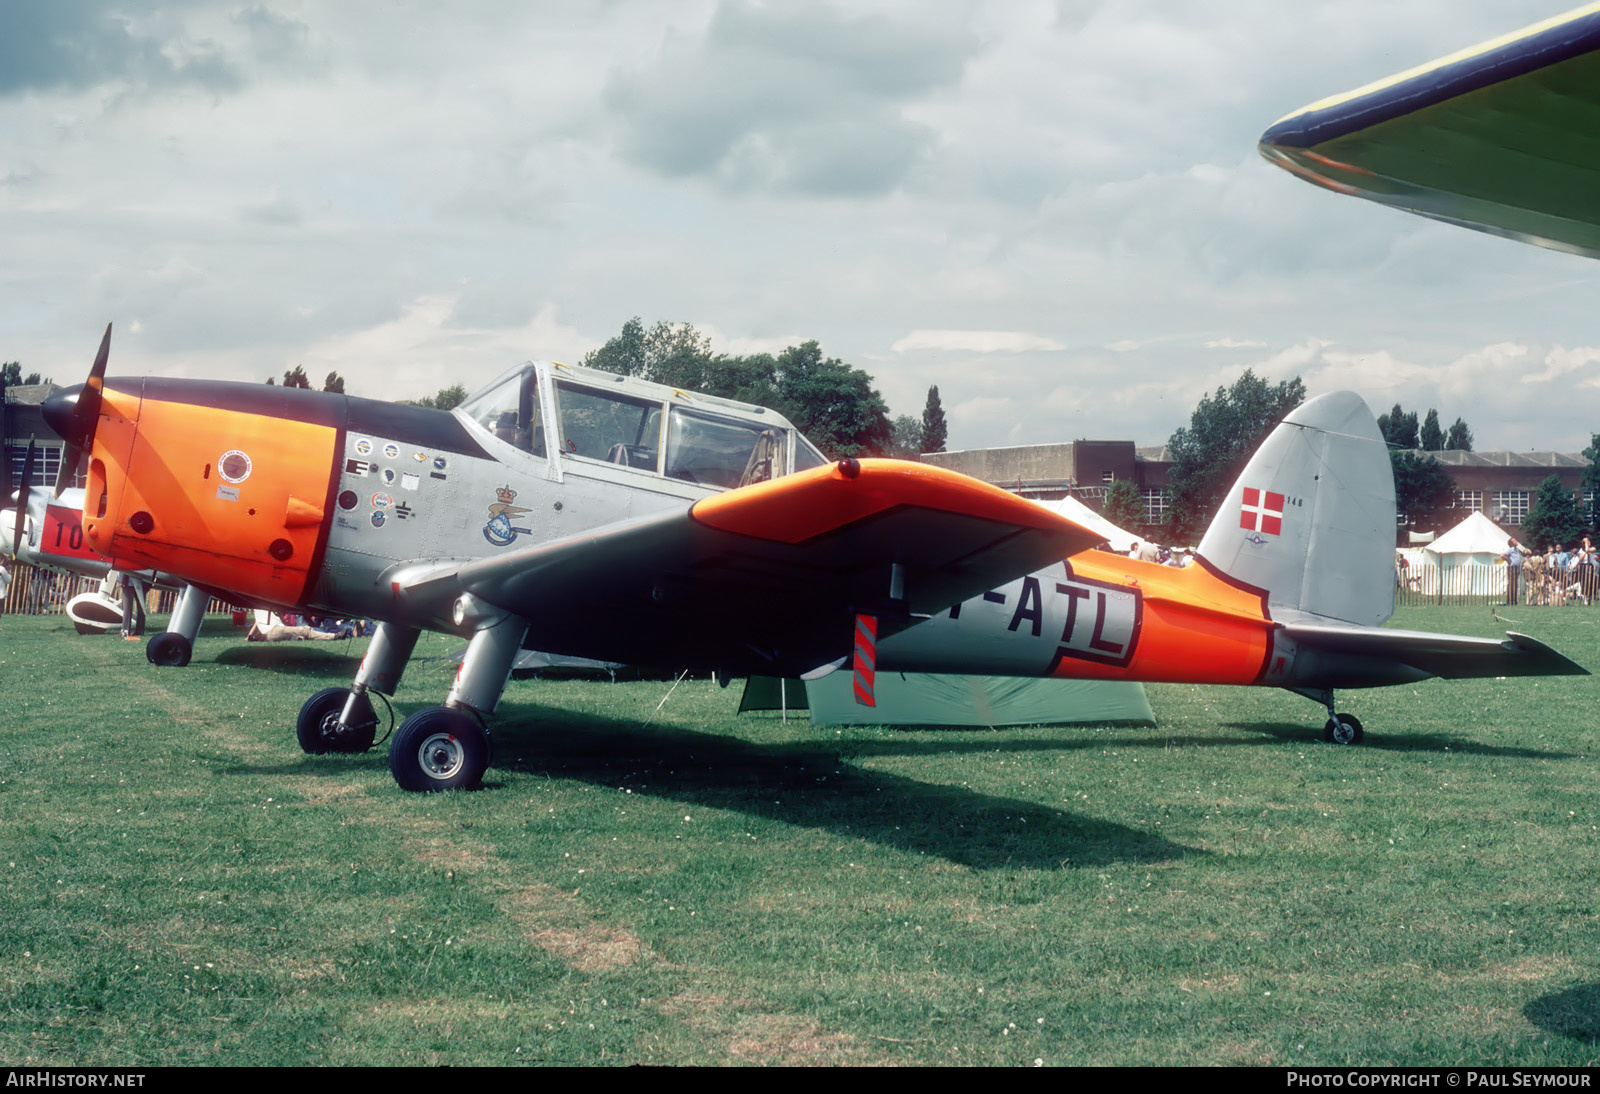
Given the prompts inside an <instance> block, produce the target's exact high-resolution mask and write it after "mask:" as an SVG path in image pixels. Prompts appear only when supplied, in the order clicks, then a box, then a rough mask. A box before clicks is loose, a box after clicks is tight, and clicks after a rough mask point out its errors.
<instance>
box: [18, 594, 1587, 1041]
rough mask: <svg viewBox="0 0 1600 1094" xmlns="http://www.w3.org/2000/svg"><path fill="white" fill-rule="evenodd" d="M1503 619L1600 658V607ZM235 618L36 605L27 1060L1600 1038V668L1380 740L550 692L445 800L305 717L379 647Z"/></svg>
mask: <svg viewBox="0 0 1600 1094" xmlns="http://www.w3.org/2000/svg"><path fill="white" fill-rule="evenodd" d="M1500 611H1501V613H1502V614H1509V615H1510V616H1511V617H1512V618H1513V619H1514V620H1516V621H1517V623H1518V624H1519V625H1518V627H1517V629H1520V630H1523V631H1525V632H1527V633H1530V634H1532V635H1535V636H1536V637H1539V638H1542V639H1544V640H1546V641H1549V642H1551V643H1552V644H1554V645H1555V646H1556V647H1557V648H1559V649H1561V650H1563V651H1564V652H1566V653H1568V654H1569V655H1572V656H1574V657H1575V658H1576V659H1577V660H1579V661H1581V662H1584V663H1585V664H1588V665H1590V666H1592V667H1596V666H1600V657H1596V656H1595V653H1594V647H1595V644H1596V638H1597V636H1600V612H1590V611H1587V610H1583V609H1577V608H1569V609H1559V608H1527V607H1524V608H1511V609H1507V608H1501V609H1500ZM1395 623H1396V624H1397V625H1401V626H1407V627H1413V628H1422V629H1433V630H1444V631H1451V632H1455V633H1463V634H1485V635H1489V634H1495V633H1497V631H1498V630H1502V629H1504V628H1503V627H1500V626H1499V625H1497V624H1496V623H1495V622H1494V621H1493V620H1492V619H1491V618H1490V615H1489V611H1488V609H1485V608H1472V609H1448V608H1446V609H1409V610H1406V611H1404V612H1403V613H1402V614H1400V615H1399V616H1397V618H1396V620H1395ZM208 626H209V627H211V629H212V630H213V631H214V632H215V636H203V637H202V639H201V641H200V643H199V646H198V649H197V651H196V657H195V662H194V664H192V665H191V666H190V667H188V668H186V669H156V668H153V667H151V666H149V665H148V664H146V662H145V658H144V651H143V647H142V646H140V645H137V644H135V643H131V642H130V643H124V642H121V641H119V640H117V639H116V638H115V637H114V636H113V637H103V638H102V637H93V638H89V637H79V636H76V635H74V634H72V633H71V630H70V626H68V625H67V624H65V623H64V622H63V621H62V620H61V619H60V618H59V617H23V616H7V617H4V618H3V619H0V686H3V688H4V694H5V695H6V704H5V713H4V714H3V715H0V719H3V720H0V736H3V741H4V755H5V758H6V763H5V765H4V768H3V770H0V871H3V873H0V896H3V905H0V907H3V912H4V914H3V915H0V1062H3V1063H6V1064H11V1065H22V1064H77V1065H89V1064H100V1065H111V1064H115V1065H136V1064H234V1065H239V1064H318V1063H328V1064H406V1063H427V1064H506V1063H516V1062H524V1061H525V1062H528V1063H567V1064H598V1063H619V1064H620V1063H817V1064H832V1063H862V1064H870V1063H956V1064H1018V1065H1033V1064H1035V1063H1039V1062H1042V1063H1044V1064H1046V1065H1055V1064H1088V1063H1118V1064H1212V1063H1219V1064H1275V1065H1289V1064H1361V1063H1367V1064H1379V1063H1382V1064H1424V1063H1428V1064H1464V1063H1476V1064H1490V1063H1493V1064H1511V1063H1518V1064H1592V1063H1594V1062H1595V1061H1596V1059H1597V1057H1600V898H1597V894H1596V877H1597V866H1600V805H1597V802H1596V789H1597V787H1600V718H1597V716H1596V701H1597V699H1600V683H1597V681H1596V680H1595V679H1593V678H1588V677H1582V678H1559V679H1557V678H1552V679H1543V680H1527V681H1515V680H1513V681H1492V680H1489V681H1467V682H1457V683H1443V682H1437V681H1433V682H1429V683H1427V684H1422V685H1415V686H1407V687H1401V688H1391V689H1386V690H1380V691H1372V692H1351V693H1346V694H1345V695H1344V696H1343V698H1342V700H1341V702H1340V704H1339V706H1340V709H1341V710H1349V711H1351V712H1352V713H1355V714H1356V715H1357V716H1358V717H1360V718H1361V719H1362V721H1363V722H1364V723H1365V724H1366V727H1367V743H1366V744H1365V745H1364V746H1361V747H1357V748H1348V747H1339V746H1334V745H1326V744H1324V743H1323V742H1322V740H1321V725H1322V721H1323V718H1324V715H1323V713H1322V711H1321V710H1320V708H1318V707H1317V706H1316V705H1315V704H1313V703H1310V702H1308V701H1306V700H1304V699H1299V698H1296V697H1293V696H1289V695H1286V694H1283V693H1279V692H1274V691H1269V690H1264V689H1227V688H1205V687H1201V688H1196V687H1188V686H1175V685H1165V686H1162V685H1152V686H1151V687H1150V689H1149V690H1150V700H1151V705H1152V707H1153V708H1154V709H1155V712H1156V716H1157V718H1158V720H1159V723H1160V724H1159V727H1158V728H1156V729H1150V728H1148V727H1145V728H1100V729H1096V728H1060V727H1057V728H1043V729H1005V730H993V731H956V730H939V731H922V730H919V731H905V730H893V729H881V728H867V729H844V730H838V729H834V728H816V729H814V728H812V727H811V726H810V725H809V724H808V723H806V722H804V721H796V720H793V719H791V720H790V721H789V723H788V724H787V725H785V724H783V723H782V722H781V721H780V720H779V718H778V716H777V715H776V714H772V715H745V716H743V717H740V716H737V715H735V714H734V713H733V711H734V709H735V708H736V706H737V700H738V687H737V685H736V686H735V687H734V688H730V689H728V690H727V691H723V690H720V689H718V688H717V687H716V686H715V685H714V684H712V683H709V682H704V681H686V682H685V683H683V684H682V685H681V686H680V687H678V689H677V691H676V692H675V693H674V694H673V695H672V697H671V699H670V700H669V701H668V702H667V703H666V705H665V706H664V707H663V708H662V710H661V712H660V714H658V715H656V716H655V719H654V721H653V722H651V724H649V725H648V726H645V725H644V723H645V722H646V721H647V719H649V718H650V717H651V714H652V711H653V710H654V709H655V707H656V706H657V704H658V703H659V702H660V701H661V698H662V696H663V695H664V694H665V693H666V691H667V688H668V686H669V685H668V684H667V683H661V682H636V683H619V684H609V683H590V682H575V681H561V682H556V681H540V680H528V681H516V682H514V683H513V684H512V685H511V687H510V688H509V689H508V691H507V694H506V700H505V702H504V703H503V704H502V707H501V711H500V714H499V715H498V717H497V718H496V719H495V722H494V725H495V732H496V744H495V747H496V762H495V765H494V766H493V767H491V769H490V771H489V777H488V780H487V783H486V787H485V789H484V790H483V791H481V792H479V793H471V794H447V795H411V794H404V793H402V792H400V791H399V790H397V789H396V788H395V786H394V784H393V782H392V781H391V779H390V776H389V772H388V767H387V762H386V758H385V752H384V751H383V750H382V749H378V750H374V751H373V752H371V753H368V754H366V755H362V756H336V757H309V756H306V755H304V754H302V753H301V752H300V751H299V749H298V748H297V747H296V745H295V743H294V733H293V720H294V715H295V712H296V711H297V710H298V708H299V705H300V703H301V702H302V700H303V699H304V698H305V697H306V696H307V695H308V694H309V693H310V692H312V691H313V690H315V689H317V688H320V687H325V686H328V685H330V684H339V683H344V682H347V681H348V679H349V677H350V675H351V673H352V672H353V670H354V667H355V658H357V657H358V656H359V654H360V652H361V650H362V649H363V647H364V645H365V643H364V642H357V643H354V644H348V645H347V644H343V643H341V644H338V645H335V644H333V643H328V644H320V643H319V644H316V645H313V644H310V643H305V644H294V645H281V646H274V647H270V648H268V647H262V646H255V645H252V646H246V645H244V644H243V643H242V642H239V641H238V640H237V637H235V636H233V635H231V634H229V635H224V634H223V633H222V632H223V631H224V630H226V629H227V628H225V627H223V626H221V625H217V624H208ZM456 644H457V643H454V642H452V641H450V640H447V639H444V638H441V637H438V636H425V637H424V639H423V642H422V643H421V645H420V646H419V648H418V658H419V660H418V661H416V662H414V663H413V664H412V666H411V668H410V669H409V670H408V672H407V675H406V678H405V681H404V686H403V688H402V690H401V692H400V694H399V695H398V696H397V699H396V702H397V706H398V707H399V709H400V711H401V712H402V713H405V712H408V711H410V710H413V709H416V708H417V707H420V706H424V705H428V704H431V703H435V702H438V701H439V700H440V698H441V697H442V695H443V693H444V691H445V688H446V687H447V685H448V681H449V676H450V672H451V671H452V666H448V665H447V664H444V663H441V662H437V661H423V660H421V659H422V658H430V657H436V656H438V655H440V654H442V653H443V652H444V651H445V650H447V649H449V648H451V647H452V646H453V645H456ZM329 646H333V647H334V648H332V649H330V648H328V647H329Z"/></svg>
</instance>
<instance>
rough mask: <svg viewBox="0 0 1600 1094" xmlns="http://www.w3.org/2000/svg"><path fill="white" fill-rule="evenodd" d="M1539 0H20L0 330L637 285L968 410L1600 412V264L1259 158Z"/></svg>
mask: <svg viewBox="0 0 1600 1094" xmlns="http://www.w3.org/2000/svg"><path fill="white" fill-rule="evenodd" d="M1557 10H1560V6H1559V5H1552V6H1550V7H1548V8H1545V7H1540V6H1538V5H1532V6H1530V5H1529V4H1526V3H1513V2H1509V0H1451V2H1449V3H1445V2H1443V0H1342V2H1340V3H1322V2H1320V0H1304V2H1301V0H1272V2H1267V0H1173V2H1156V0H1150V2H1139V0H1125V2H1121V0H1109V2H1099V0H1059V2H1057V3H1049V2H1037V3H1036V2H1028V0H995V2H985V0H950V2H928V0H914V2H905V3H899V2H884V3H875V2H863V0H850V2H849V3H847V4H846V3H840V4H837V5H833V4H827V3H822V2H808V3H760V2H755V0H641V2H635V0H611V2H604V0H594V2H579V0H570V2H560V0H557V2H551V3H543V4H528V3H523V2H518V0H455V2H453V3H450V4H438V3H422V2H407V0H339V2H337V3H334V2H331V0H328V2H318V3H301V2H294V0H267V2H264V3H256V4H232V5H230V4H226V3H217V2H215V0H205V2H194V3H183V2H168V3H154V2H147V0H128V2H114V0H4V2H3V3H0V134H3V138H0V360H11V359H16V360H20V361H21V362H22V363H23V367H24V370H25V371H33V370H38V371H41V372H44V373H45V374H47V375H50V376H52V377H53V378H54V379H56V380H57V381H60V382H68V383H72V382H77V380H78V379H79V378H81V376H82V374H83V373H84V372H85V371H86V370H87V368H88V365H89V361H90V358H91V357H92V355H93V351H94V348H95V345H96V343H97V341H98V338H99V333H100V329H101V327H102V326H103V325H104V324H105V322H106V321H107V320H114V321H115V323H116V331H117V333H116V335H115V336H114V341H113V348H112V358H111V360H112V369H111V371H112V372H113V373H114V374H117V373H120V374H141V373H149V374H159V375H171V376H208V377H219V378H231V379H241V380H253V381H260V380H262V379H264V378H265V377H267V376H268V375H273V374H279V373H281V372H282V371H283V370H284V369H285V368H289V367H292V366H294V365H296V364H304V365H305V367H306V369H307V371H308V372H310V373H311V374H312V376H313V377H314V378H315V379H316V380H319V381H320V379H321V377H322V376H323V375H325V374H326V372H327V371H328V370H329V369H336V370H338V371H339V372H340V373H342V374H343V375H345V376H346V377H347V378H348V382H349V388H348V390H349V391H350V392H351V393H352V394H357V395H367V396H373V397H377V398H409V397H414V396H417V395H422V394H427V393H431V392H433V391H435V390H437V389H439V388H440V387H443V386H446V385H447V384H450V383H455V382H461V383H464V384H466V386H467V387H469V388H473V387H476V386H478V385H479V384H481V383H483V382H485V381H486V380H487V379H489V378H490V377H491V376H492V375H494V374H495V373H497V372H499V371H500V370H501V369H503V368H505V367H507V366H509V365H511V364H513V363H515V362H517V361H521V360H525V359H528V358H532V357H548V358H555V359H558V360H567V361H576V360H577V359H579V358H581V357H582V355H583V354H584V353H585V352H586V351H588V350H590V349H592V348H594V347H596V346H598V345H599V344H600V343H601V342H603V341H604V340H605V339H606V338H608V337H610V336H611V335H613V334H615V333H616V332H617V330H618V329H619V328H620V327H621V325H622V323H623V322H624V321H625V320H626V319H628V318H629V317H630V316H634V315H638V316H641V317H642V318H643V319H644V320H645V322H646V323H653V322H654V321H656V320H658V319H666V320H671V321H674V322H679V321H686V322H690V323H693V324H694V325H695V326H696V327H698V328H699V329H700V330H702V331H703V332H706V333H708V334H710V335H711V336H712V338H713V339H714V342H715V344H716V346H717V347H718V348H720V349H723V350H727V351H732V352H746V351H752V350H759V349H778V348H781V347H783V346H785V345H788V344H791V343H793V342H796V341H800V340H803V339H808V338H815V339H817V340H818V341H819V342H821V343H822V346H823V349H824V350H825V352H827V353H828V354H830V355H833V356H837V357H840V358H843V359H844V360H846V361H848V362H849V363H851V364H853V365H856V366H857V367H860V368H863V369H866V370H867V371H868V372H870V373H872V374H873V376H874V377H875V378H876V381H877V384H878V387H879V389H880V390H881V391H882V392H883V394H884V396H885V397H886V398H887V399H888V401H889V405H890V407H891V409H892V410H893V412H894V413H897V414H900V413H910V414H917V413H920V411H921V408H922V404H923V398H924V395H925V393H926V391H927V388H928V385H929V384H938V385H939V388H940V391H941V393H942V395H943V399H944V404H945V407H946V410H947V412H948V414H949V418H950V426H951V429H950V443H951V447H953V448H969V447H979V446H987V445H1001V444H1034V443H1046V442H1053V441H1060V440H1069V439H1073V438H1081V437H1090V438H1124V439H1126V438H1131V439H1134V440H1136V441H1138V442H1140V443H1159V442H1161V441H1163V440H1165V439H1166V437H1167V436H1168V435H1169V434H1170V433H1171V432H1172V430H1173V429H1175V428H1176V427H1178V426H1180V425H1183V424H1185V423H1186V422H1187V420H1188V415H1189V413H1190V411H1191V410H1192V409H1193V407H1194V404H1195V402H1196V401H1197V399H1198V398H1199V396H1200V395H1201V394H1202V393H1203V392H1205V391H1207V390H1210V389H1212V388H1214V387H1216V386H1217V385H1218V384H1226V383H1229V382H1231V381H1232V380H1233V379H1234V378H1235V377H1236V376H1238V375H1239V374H1240V373H1241V372H1242V371H1243V370H1244V369H1245V368H1253V369H1255V370H1256V372H1257V373H1258V374H1265V375H1267V376H1268V377H1270V378H1272V379H1274V380H1277V379H1283V378H1286V377H1289V376H1294V375H1299V376H1302V377H1303V378H1304V379H1305V381H1306V383H1307V386H1308V388H1309V389H1310V390H1311V391H1312V392H1313V393H1315V392H1319V391H1326V390H1332V389H1336V388H1346V387H1347V388H1353V389H1354V390H1356V391H1358V392H1360V393H1361V394H1362V395H1363V396H1364V397H1365V398H1366V399H1367V401H1368V402H1369V403H1371V404H1372V405H1373V406H1374V408H1375V409H1376V410H1380V411H1381V410H1382V409H1385V408H1387V407H1388V406H1389V405H1391V404H1392V403H1394V402H1395V401H1397V400H1398V401H1400V402H1402V403H1404V404H1405V405H1406V406H1407V407H1408V408H1410V409H1418V410H1425V409H1426V408H1427V407H1429V406H1436V407H1438V409H1439V411H1440V414H1441V416H1442V417H1443V419H1444V421H1445V422H1446V423H1448V422H1449V421H1451V420H1452V419H1454V418H1455V417H1457V416H1458V415H1459V416H1462V417H1465V418H1466V419H1467V421H1468V422H1469V423H1470V424H1471V426H1472V427H1473V429H1474V430H1475V432H1476V433H1477V437H1478V445H1479V447H1480V448H1512V449H1520V450H1527V449H1533V448H1537V449H1548V448H1554V449H1558V450H1565V451H1576V450H1579V449H1581V448H1583V447H1584V446H1585V445H1586V444H1587V443H1588V440H1589V434H1590V433H1591V431H1600V331H1596V330H1595V329H1593V326H1592V317H1593V316H1594V314H1595V311H1596V309H1595V304H1594V294H1595V289H1596V287H1597V277H1600V264H1597V263H1595V262H1594V261H1592V260H1589V259H1583V258H1578V257H1574V256H1570V255H1563V254H1557V253H1555V252H1550V251H1543V250H1538V249H1536V248H1532V247H1527V246H1524V245H1521V244H1517V243H1513V242H1509V241H1506V240H1501V239H1497V238H1492V237H1489V236H1485V235H1480V234H1478V233H1473V232H1467V231H1463V230H1460V229H1456V228H1450V227H1447V226H1444V225H1439V224H1434V223H1431V222H1428V221H1425V220H1422V219H1420V218H1417V217H1412V216H1408V215H1406V214H1402V213H1398V212H1394V211H1391V210H1388V209H1383V208H1380V207H1378V206H1375V205H1372V204H1369V203H1366V202H1361V201H1353V200H1349V199H1345V198H1340V197H1336V196H1334V195H1332V194H1329V193H1326V192H1324V191H1320V190H1317V189H1315V188H1313V187H1311V186H1308V185H1306V184H1305V183H1303V182H1300V181H1298V180H1295V179H1293V178H1291V177H1290V176H1288V175H1287V174H1284V173H1282V172H1280V171H1278V170H1276V169H1274V168H1271V167H1269V166H1268V165H1267V164H1266V163H1265V162H1264V161H1263V160H1261V159H1260V157H1259V156H1258V155H1257V153H1256V150H1255V142H1256V139H1257V138H1258V137H1259V135H1260V134H1261V132H1262V130H1264V129H1265V128H1266V127H1267V126H1268V125H1270V124H1271V123H1272V122H1273V121H1275V120H1276V119H1277V118H1278V117H1280V116H1281V115H1283V114H1286V113H1288V112H1290V111H1291V110H1294V109H1296V108H1298V107H1300V106H1302V105H1304V104H1306V103H1308V102H1311V101H1313V100H1314V99H1317V98H1320V97H1322V96H1324V95H1327V94H1331V93H1333V92H1337V91H1343V90H1347V89H1349V88H1352V87H1355V86H1357V85H1359V84H1362V83H1365V82H1367V81H1369V80H1372V79H1376V78H1378V77H1382V76H1386V75H1389V74H1391V73H1393V72H1397V71H1399V70H1401V69H1403V68H1406V67H1409V66H1411V65H1413V64H1418V63H1421V62H1424V61H1428V60H1432V59H1433V58H1435V57H1438V56H1441V55H1443V54H1445V53H1447V52H1450V51H1452V50H1455V49H1457V48H1460V47H1462V46H1467V45H1471V44H1473V43H1475V42H1478V41H1480V40H1483V39H1485V38H1489V37H1491V36H1494V35H1496V34H1499V33H1503V32H1505V31H1509V30H1512V29H1515V28H1517V27H1520V26H1523V25H1525V24H1527V23H1529V22H1532V21H1534V20H1535V19H1538V18H1542V17H1544V16H1546V15H1550V14H1553V13H1555V12H1556V11H1557Z"/></svg>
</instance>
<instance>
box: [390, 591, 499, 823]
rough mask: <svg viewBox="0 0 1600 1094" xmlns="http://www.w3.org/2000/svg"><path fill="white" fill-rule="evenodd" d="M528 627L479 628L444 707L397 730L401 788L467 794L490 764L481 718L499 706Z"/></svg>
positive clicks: (394, 753) (393, 768) (393, 760)
mask: <svg viewBox="0 0 1600 1094" xmlns="http://www.w3.org/2000/svg"><path fill="white" fill-rule="evenodd" d="M527 630H528V627H527V624H526V623H524V622H523V621H522V619H521V618H519V617H517V616H506V617H504V618H502V619H501V620H499V621H498V622H496V623H493V624H491V625H489V626H485V627H483V628H481V629H479V630H478V631H477V632H476V633H474V634H473V636H472V642H471V644H470V645H468V646H467V652H466V655H465V656H464V657H463V658H462V660H461V671H460V672H459V673H457V674H456V682H455V685H454V686H453V687H452V688H451V689H450V696H449V698H447V699H446V700H445V705H444V706H442V707H426V708H424V709H422V710H419V711H417V712H416V713H415V714H413V715H411V717H409V718H407V719H406V720H405V721H404V722H401V723H400V728H399V729H397V730H396V731H395V734H394V740H393V741H392V742H390V744H389V770H390V772H391V773H393V775H394V781H395V782H397V783H399V784H400V787H401V789H403V790H424V791H426V790H471V789H473V788H475V787H476V786H477V785H478V784H479V783H480V782H482V781H483V773H484V771H485V770H486V769H487V768H488V766H489V734H488V732H487V731H486V730H485V729H484V727H483V723H482V722H481V721H480V719H479V714H480V713H482V714H493V713H494V711H495V708H496V707H498V706H499V705H500V694H501V692H503V691H505V687H506V679H507V677H509V676H510V675H511V666H512V663H513V662H514V661H515V660H516V656H517V651H518V650H519V649H521V648H522V636H523V635H524V634H526V633H527Z"/></svg>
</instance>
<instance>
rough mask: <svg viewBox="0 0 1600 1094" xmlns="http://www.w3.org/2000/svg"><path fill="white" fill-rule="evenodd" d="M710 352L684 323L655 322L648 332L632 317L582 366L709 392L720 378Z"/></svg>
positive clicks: (705, 340) (705, 342) (705, 341)
mask: <svg viewBox="0 0 1600 1094" xmlns="http://www.w3.org/2000/svg"><path fill="white" fill-rule="evenodd" d="M720 360H723V358H719V357H718V356H717V355H716V354H714V353H712V352H711V339H709V338H707V337H706V336H705V335H702V334H701V333H700V332H699V331H697V330H695V329H694V327H693V326H692V325H690V324H688V323H668V322H666V321H665V320H663V321H661V322H658V323H657V324H656V325H655V326H653V327H651V328H650V329H649V330H648V331H647V330H645V329H644V322H643V321H642V320H641V319H640V318H639V317H638V316H634V317H633V318H632V319H630V320H628V321H627V322H626V323H624V324H622V331H621V333H620V334H618V335H617V336H616V337H615V338H612V339H610V340H609V341H607V342H606V344H605V345H603V346H601V347H600V348H599V349H597V350H594V351H593V352H591V353H589V354H586V355H585V356H584V358H583V364H584V365H585V366H586V367H588V368H597V369H603V370H604V371H606V372H615V373H619V374H621V375H623V376H637V377H639V378H640V379H641V380H653V381H655V382H656V383H658V384H671V385H672V386H673V387H682V388H690V389H693V390H695V391H704V392H707V393H708V394H714V393H713V392H710V390H709V388H708V387H707V384H708V382H711V383H715V382H718V381H719V380H720V379H721V378H720V377H718V376H716V375H715V374H716V373H717V372H718V371H719V369H718V362H719V361H720Z"/></svg>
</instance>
